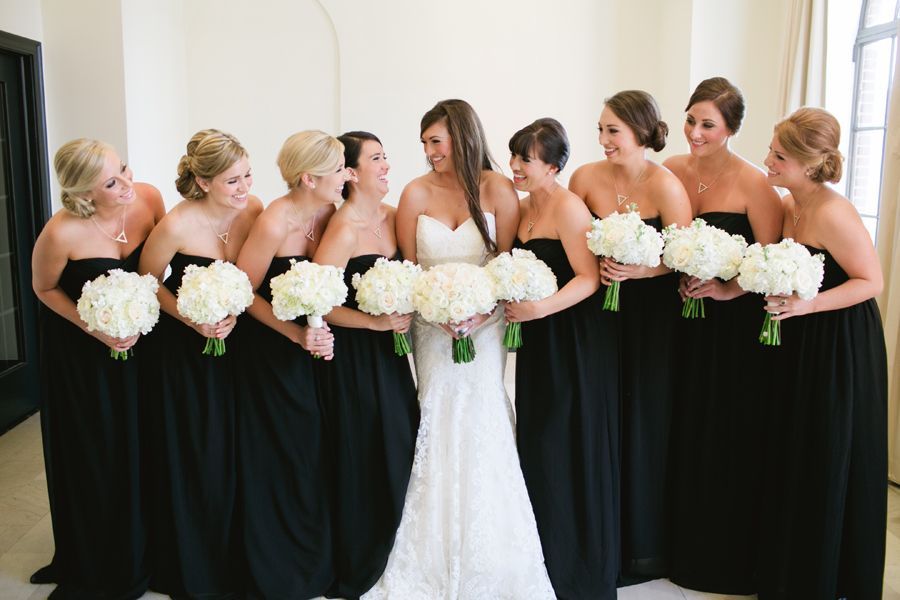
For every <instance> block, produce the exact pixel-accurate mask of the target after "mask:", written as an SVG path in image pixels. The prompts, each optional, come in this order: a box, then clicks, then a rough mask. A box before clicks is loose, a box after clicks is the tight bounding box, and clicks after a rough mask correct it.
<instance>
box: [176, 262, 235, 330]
mask: <svg viewBox="0 0 900 600" xmlns="http://www.w3.org/2000/svg"><path fill="white" fill-rule="evenodd" d="M252 303H253V286H252V285H250V279H248V278H247V274H246V273H244V272H243V271H241V270H240V269H238V268H237V267H236V266H234V265H233V264H231V263H230V262H226V261H223V260H217V261H215V262H213V263H212V264H210V265H209V266H206V267H201V266H200V265H188V266H187V267H185V269H184V276H183V277H182V279H181V286H180V287H179V288H178V301H177V305H176V306H177V308H178V314H180V315H181V316H182V317H184V318H186V319H189V320H190V321H191V322H192V323H196V324H198V325H211V324H213V323H218V322H219V321H221V320H222V319H224V318H225V317H227V316H229V315H235V316H236V315H239V314H241V313H242V312H244V310H246V308H247V307H248V306H250V305H251V304H252Z"/></svg>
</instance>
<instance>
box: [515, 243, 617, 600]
mask: <svg viewBox="0 0 900 600" xmlns="http://www.w3.org/2000/svg"><path fill="white" fill-rule="evenodd" d="M516 245H517V246H519V247H521V248H525V249H526V250H530V251H532V252H534V254H535V255H536V256H537V257H538V258H539V259H540V260H542V261H544V262H545V263H546V264H547V265H548V266H549V267H550V268H551V269H552V270H553V273H554V274H555V275H556V280H557V284H558V285H559V287H560V288H562V287H563V286H564V285H565V284H566V283H568V282H569V280H571V279H572V278H573V277H574V276H575V273H574V271H573V270H572V267H571V265H570V264H569V261H568V258H567V257H566V252H565V250H564V249H563V245H562V242H560V241H559V240H553V239H546V238H534V239H531V240H528V241H527V242H525V243H524V244H523V243H521V242H519V241H518V240H517V241H516ZM604 291H605V289H604ZM602 306H603V296H602V293H601V294H594V295H592V296H590V297H588V298H586V299H585V300H582V301H581V302H579V303H578V304H576V305H575V306H572V307H570V308H567V309H566V310H563V311H560V312H558V313H555V314H552V315H550V316H548V317H544V318H543V319H537V320H534V321H527V322H525V323H522V343H523V345H522V347H521V348H519V349H518V350H517V351H516V400H515V401H516V443H517V446H518V450H519V460H520V462H521V465H522V473H523V474H524V476H525V484H526V485H527V487H528V495H529V497H530V498H531V503H532V506H533V507H534V516H535V519H536V520H537V526H538V533H539V534H540V538H541V547H542V548H543V551H544V561H545V564H546V565H547V572H548V574H549V575H550V581H551V583H552V584H553V589H554V591H555V592H556V595H557V597H559V598H561V599H564V600H571V599H585V600H587V599H591V600H603V599H613V598H615V597H616V576H617V575H618V572H619V535H620V534H619V332H620V328H619V327H620V326H619V318H618V315H617V314H615V313H611V312H608V311H604V310H602Z"/></svg>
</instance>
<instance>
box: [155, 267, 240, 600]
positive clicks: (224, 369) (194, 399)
mask: <svg viewBox="0 0 900 600" xmlns="http://www.w3.org/2000/svg"><path fill="white" fill-rule="evenodd" d="M213 261H214V259H212V258H209V257H205V256H191V255H186V254H181V253H176V254H175V256H173V257H172V260H171V263H170V266H171V268H172V273H171V275H169V277H168V278H167V279H166V280H165V282H164V285H165V286H166V288H168V290H169V291H170V292H172V294H176V295H177V293H178V288H179V287H180V286H181V279H182V277H183V275H184V269H185V268H186V267H187V266H188V265H191V264H194V265H199V266H207V265H209V264H211V263H212V262H213ZM236 333H237V329H236V330H235V331H234V332H232V335H230V336H229V337H228V340H227V344H228V346H227V351H226V353H225V355H224V356H220V357H212V356H205V355H203V353H202V352H203V347H204V346H205V345H206V338H205V337H203V336H202V335H200V334H199V333H197V332H196V331H194V329H192V328H190V327H188V326H187V325H185V324H184V323H182V322H181V321H179V320H177V319H175V318H174V317H171V316H169V315H168V314H165V313H163V314H161V315H160V322H159V325H158V326H157V328H156V330H155V331H154V332H153V333H152V334H151V337H152V347H153V350H154V351H153V359H152V361H148V363H149V364H148V366H149V367H150V368H149V369H148V370H147V371H146V372H145V373H144V375H143V376H142V379H143V380H144V388H145V391H146V396H145V398H144V400H143V403H144V411H145V414H146V419H147V422H146V431H147V433H148V440H147V442H146V443H145V444H144V448H145V449H146V458H145V461H144V462H145V469H146V472H147V477H148V486H147V488H148V496H149V497H150V498H151V502H150V506H149V510H148V517H149V522H150V525H151V526H152V527H151V529H150V536H149V547H150V556H151V560H152V566H153V579H152V581H151V583H150V587H151V588H152V589H154V590H156V591H158V592H161V593H164V594H169V595H172V596H178V597H192V598H195V597H203V598H211V597H222V596H228V595H231V594H234V593H237V592H240V590H241V586H242V583H241V579H240V577H239V572H240V565H241V562H240V543H239V538H238V535H237V534H238V530H237V527H236V524H235V502H236V497H237V472H236V467H235V451H234V446H235V440H234V435H235V434H234V405H235V396H234V378H233V373H234V368H235V360H236V352H235V351H236V346H237V345H238V344H237V343H236V342H235V340H236V338H237V336H236V335H235V334H236Z"/></svg>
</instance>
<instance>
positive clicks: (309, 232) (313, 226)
mask: <svg viewBox="0 0 900 600" xmlns="http://www.w3.org/2000/svg"><path fill="white" fill-rule="evenodd" d="M291 211H292V212H293V213H294V216H295V217H297V221H301V222H302V219H301V218H300V211H299V210H298V209H297V207H296V206H294V200H291ZM317 213H318V211H316V212H314V213H313V216H312V219H311V220H310V224H309V229H308V230H307V231H306V233H305V234H304V237H306V239H308V240H309V241H311V242H314V241H316V236H315V235H314V232H315V230H316V216H317ZM301 230H302V228H301Z"/></svg>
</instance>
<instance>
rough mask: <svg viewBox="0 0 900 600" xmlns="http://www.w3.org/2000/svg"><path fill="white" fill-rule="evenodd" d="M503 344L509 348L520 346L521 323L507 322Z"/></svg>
mask: <svg viewBox="0 0 900 600" xmlns="http://www.w3.org/2000/svg"><path fill="white" fill-rule="evenodd" d="M503 345H504V346H506V347H507V348H509V349H510V350H512V349H514V348H521V347H522V324H521V323H507V324H506V331H505V332H504V334H503Z"/></svg>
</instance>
